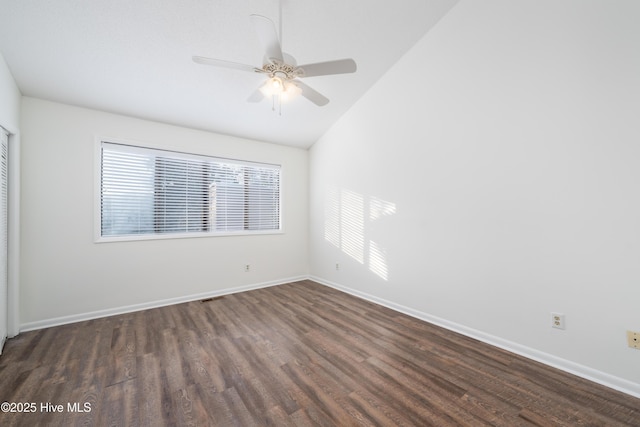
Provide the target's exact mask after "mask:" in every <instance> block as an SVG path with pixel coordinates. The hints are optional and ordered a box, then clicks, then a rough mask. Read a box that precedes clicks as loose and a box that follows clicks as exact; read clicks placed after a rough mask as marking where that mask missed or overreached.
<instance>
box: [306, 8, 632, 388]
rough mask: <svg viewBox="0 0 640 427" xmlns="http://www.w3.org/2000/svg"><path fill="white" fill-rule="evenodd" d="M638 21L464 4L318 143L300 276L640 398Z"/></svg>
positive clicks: (593, 12) (600, 12)
mask: <svg viewBox="0 0 640 427" xmlns="http://www.w3.org/2000/svg"><path fill="white" fill-rule="evenodd" d="M638 22H640V2H636V1H633V0H627V1H623V0H616V1H610V0H600V1H583V0H566V1H562V2H558V1H554V0H546V1H539V0H536V1H533V0H531V1H518V2H513V1H510V0H487V1H482V2H478V1H471V0H466V1H465V0H463V1H461V2H460V3H459V4H458V5H457V6H456V7H454V8H453V9H452V11H451V12H450V13H449V14H448V15H447V16H445V17H444V18H443V20H442V21H441V22H440V23H439V24H438V25H437V26H436V27H435V28H434V29H433V30H431V31H430V32H429V33H428V34H427V35H426V36H425V37H424V38H423V39H422V40H421V41H419V42H418V44H417V45H416V46H415V47H414V48H413V49H412V50H411V51H410V52H409V53H408V54H407V55H405V57H403V59H402V60H401V61H400V62H399V63H398V64H396V66H395V67H394V68H393V69H392V70H391V71H390V72H389V73H388V74H387V75H385V76H384V77H383V78H382V79H381V80H380V81H379V82H378V84H377V85H376V86H375V87H374V88H373V89H372V90H371V91H369V92H368V93H367V94H366V95H365V96H364V97H363V98H362V99H361V100H360V101H359V102H358V103H357V104H356V105H355V106H354V107H353V108H352V109H351V110H350V111H349V112H348V113H347V114H346V115H345V116H343V118H342V119H341V120H340V121H339V122H338V123H337V124H336V125H335V126H334V127H333V128H332V129H331V130H330V131H329V132H328V133H326V134H325V135H324V136H323V138H321V140H320V141H319V142H317V143H316V144H315V145H314V146H313V148H312V150H311V155H310V170H311V172H310V185H311V200H310V207H311V208H310V214H311V217H310V218H311V223H310V233H311V237H310V238H311V241H310V251H311V266H310V268H311V273H312V275H313V276H314V277H316V278H317V279H319V280H321V281H323V282H324V283H328V284H333V285H336V286H339V287H342V288H344V289H349V290H351V291H353V292H355V293H358V294H360V295H366V296H368V297H370V298H373V299H376V300H378V301H383V302H386V303H388V304H390V305H392V306H395V307H399V308H402V309H405V310H406V311H409V312H412V313H413V314H415V315H419V316H422V317H423V318H429V319H433V320H435V321H438V322H440V323H442V324H446V325H448V326H449V327H452V328H455V329H458V330H461V331H464V332H465V333H468V334H472V335H474V336H477V337H481V338H483V339H485V340H487V341H491V342H494V343H498V344H500V345H502V346H505V347H509V348H511V349H513V350H516V351H519V352H521V353H523V354H527V355H529V356H531V357H536V358H538V359H540V360H545V361H546V362H548V363H553V364H555V365H558V366H562V367H564V368H565V369H568V370H574V371H576V372H578V373H580V374H581V375H583V376H591V377H593V378H595V379H597V380H599V381H600V382H604V383H608V384H610V385H613V386H615V387H618V388H621V389H625V390H626V391H629V390H630V391H631V392H633V393H636V394H638V395H640V369H638V366H640V351H638V350H632V349H630V348H628V347H627V343H626V336H625V331H626V330H627V329H630V330H636V331H638V330H640V315H639V313H640V311H639V306H638V301H640V262H638V260H640V220H639V219H640V196H639V195H640V192H639V191H638V184H639V183H640V167H639V164H640V143H639V142H640V141H639V140H638V136H639V135H640V119H639V118H640V46H639V44H638V41H639V40H640V26H639V25H638ZM336 263H340V270H338V271H337V270H336V268H335V264H336ZM552 311H557V312H561V313H564V314H565V315H566V330H558V329H552V328H551V327H550V324H551V319H550V317H551V316H550V313H551V312H552Z"/></svg>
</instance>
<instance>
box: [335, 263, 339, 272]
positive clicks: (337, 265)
mask: <svg viewBox="0 0 640 427" xmlns="http://www.w3.org/2000/svg"><path fill="white" fill-rule="evenodd" d="M338 270H340V263H338V262H336V271H338Z"/></svg>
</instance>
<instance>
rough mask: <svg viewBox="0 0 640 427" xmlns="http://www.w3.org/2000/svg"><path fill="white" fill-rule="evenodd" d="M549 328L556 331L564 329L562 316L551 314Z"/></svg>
mask: <svg viewBox="0 0 640 427" xmlns="http://www.w3.org/2000/svg"><path fill="white" fill-rule="evenodd" d="M551 327H552V328H556V329H564V328H565V326H564V314H561V313H551Z"/></svg>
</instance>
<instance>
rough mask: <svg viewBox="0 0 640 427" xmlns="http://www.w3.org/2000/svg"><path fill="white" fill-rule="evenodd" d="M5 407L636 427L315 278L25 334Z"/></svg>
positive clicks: (611, 400) (0, 360)
mask: <svg viewBox="0 0 640 427" xmlns="http://www.w3.org/2000/svg"><path fill="white" fill-rule="evenodd" d="M0 401H9V402H35V403H37V404H38V411H36V412H35V413H29V414H25V413H23V414H20V413H0V425H2V426H3V427H4V426H36V425H47V426H49V425H51V426H68V425H86V426H93V425H95V426H103V425H109V426H110V425H123V426H137V425H141V426H183V425H185V426H186V425H206V426H242V427H244V426H269V425H274V426H336V425H339V426H350V425H354V426H355V425H358V426H416V425H419V426H428V425H434V426H439V427H440V426H454V425H456V426H473V427H475V426H482V425H490V426H505V427H512V426H576V425H585V426H640V399H636V398H634V397H633V396H629V395H625V394H623V393H620V392H617V391H615V390H611V389H608V388H606V387H604V386H601V385H598V384H594V383H592V382H589V381H587V380H585V379H582V378H577V377H574V376H572V375H570V374H568V373H566V372H562V371H559V370H556V369H553V368H550V367H548V366H545V365H542V364H540V363H538V362H534V361H531V360H528V359H526V358H524V357H521V356H518V355H514V354H511V353H509V352H507V351H505V350H501V349H498V348H495V347H492V346H490V345H487V344H483V343H481V342H479V341H477V340H474V339H472V338H469V337H465V336H462V335H459V334H456V333H453V332H451V331H448V330H445V329H442V328H439V327H437V326H435V325H432V324H429V323H425V322H422V321H420V320H418V319H415V318H412V317H409V316H406V315H404V314H401V313H398V312H395V311H393V310H391V309H388V308H385V307H381V306H378V305H376V304H374V303H371V302H369V301H364V300H362V299H358V298H356V297H354V296H352V295H348V294H345V293H343V292H340V291H338V290H336V289H333V288H328V287H325V286H322V285H319V284H317V283H314V282H311V281H301V282H296V283H289V284H284V285H279V286H273V287H268V288H263V289H257V290H254V291H249V292H243V293H237V294H230V295H225V296H222V297H216V298H212V299H210V300H206V301H193V302H189V303H184V304H179V305H174V306H167V307H162V308H155V309H150V310H144V311H140V312H136V313H128V314H124V315H120V316H113V317H107V318H102V319H94V320H89V321H84V322H79V323H76V324H70V325H63V326H59V327H54V328H49V329H42V330H38V331H31V332H26V333H23V334H20V335H19V336H18V337H16V338H13V339H9V340H8V341H7V343H6V345H5V348H4V353H3V354H2V356H1V357H0ZM41 403H51V404H52V405H60V404H62V405H64V411H62V412H58V411H55V412H54V411H41V410H40V404H41ZM68 404H69V405H72V406H67V405H68ZM85 404H87V405H88V406H87V407H88V408H90V409H91V410H90V411H77V410H68V409H73V408H75V409H80V408H85V406H84V405H85ZM74 405H75V406H74ZM56 407H57V406H56Z"/></svg>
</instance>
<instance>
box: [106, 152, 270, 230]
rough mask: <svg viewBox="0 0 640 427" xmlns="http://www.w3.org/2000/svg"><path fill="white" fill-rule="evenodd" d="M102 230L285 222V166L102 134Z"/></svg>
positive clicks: (257, 226)
mask: <svg viewBox="0 0 640 427" xmlns="http://www.w3.org/2000/svg"><path fill="white" fill-rule="evenodd" d="M100 214H101V215H100V216H101V218H100V229H101V236H102V237H110V236H135V235H160V234H162V235H165V234H171V233H181V234H182V233H208V234H215V233H218V234H222V233H250V232H258V231H265V230H272V231H273V230H280V166H278V165H269V164H261V163H250V162H243V161H236V160H228V159H221V158H216V157H206V156H198V155H192V154H186V153H177V152H172V151H163V150H155V149H149V148H142V147H135V146H131V145H123V144H115V143H110V142H103V143H102V146H101V183H100Z"/></svg>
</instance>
